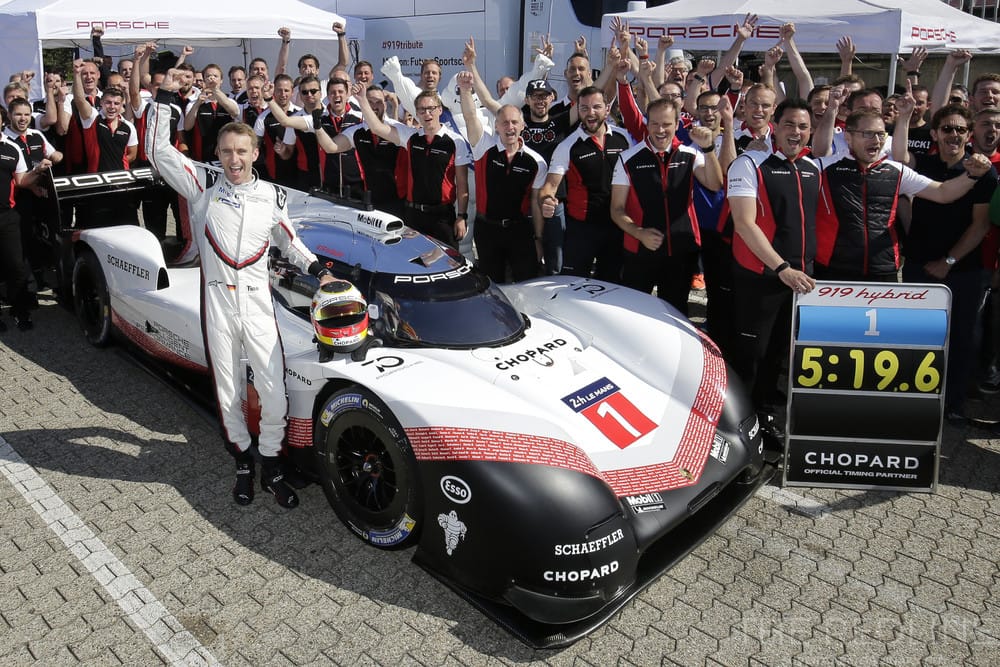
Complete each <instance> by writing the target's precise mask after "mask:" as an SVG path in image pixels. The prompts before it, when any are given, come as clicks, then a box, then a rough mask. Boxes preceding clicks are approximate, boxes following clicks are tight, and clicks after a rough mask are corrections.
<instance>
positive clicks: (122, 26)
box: [76, 19, 170, 30]
mask: <svg viewBox="0 0 1000 667" xmlns="http://www.w3.org/2000/svg"><path fill="white" fill-rule="evenodd" d="M76 27H77V29H87V28H104V29H105V30H170V21H145V20H142V19H135V20H132V21H129V20H124V21H117V20H116V21H109V20H104V21H77V22H76Z"/></svg>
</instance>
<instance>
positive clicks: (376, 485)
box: [333, 423, 405, 522]
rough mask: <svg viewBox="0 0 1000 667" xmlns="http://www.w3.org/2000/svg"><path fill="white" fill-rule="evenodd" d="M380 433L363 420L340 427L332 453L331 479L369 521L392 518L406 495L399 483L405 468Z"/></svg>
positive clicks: (347, 499) (403, 476)
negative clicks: (399, 466) (361, 422)
mask: <svg viewBox="0 0 1000 667" xmlns="http://www.w3.org/2000/svg"><path fill="white" fill-rule="evenodd" d="M397 463H398V462H397V461H395V460H394V459H393V456H392V452H391V451H390V450H389V448H388V447H387V446H386V442H385V441H384V440H383V438H382V436H381V435H380V434H379V433H377V432H375V431H374V430H372V429H371V428H368V426H366V425H364V424H357V423H355V424H350V425H345V427H344V428H343V429H342V430H341V431H340V433H339V435H338V437H337V440H336V447H335V449H334V456H333V468H334V480H335V484H336V486H337V487H339V490H340V492H341V496H342V498H343V499H344V500H345V501H348V502H350V503H351V504H353V505H354V506H355V508H356V510H357V511H359V512H360V513H362V514H363V515H365V516H366V517H368V518H369V519H370V520H372V521H376V522H377V521H379V520H385V519H391V518H392V517H393V516H394V515H395V509H396V506H397V504H398V501H401V499H402V497H403V496H404V495H405V494H403V493H401V489H400V485H401V483H402V482H403V481H404V480H403V478H405V472H404V473H401V472H400V471H399V470H398V469H397Z"/></svg>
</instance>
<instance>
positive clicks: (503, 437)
mask: <svg viewBox="0 0 1000 667" xmlns="http://www.w3.org/2000/svg"><path fill="white" fill-rule="evenodd" d="M702 358H703V359H704V362H703V367H702V378H701V385H700V387H699V389H698V393H697V395H696V396H695V400H694V404H693V405H692V406H691V413H690V415H689V416H688V421H687V424H686V425H685V428H684V433H683V436H682V437H681V444H680V446H679V447H678V450H677V455H676V456H675V457H674V460H673V461H670V462H668V463H660V464H656V465H651V466H641V467H636V468H622V469H618V470H606V471H600V470H598V469H597V468H596V467H595V466H594V464H593V462H592V461H591V460H590V458H589V457H587V455H586V454H584V453H583V451H581V450H580V449H579V448H578V447H576V446H575V445H573V444H571V443H568V442H565V441H563V440H558V439H556V438H547V437H541V436H535V435H529V434H526V433H511V432H508V431H491V430H485V429H469V428H457V427H447V426H426V427H416V428H408V429H406V435H407V437H408V438H409V439H410V444H411V445H412V446H413V452H414V454H415V455H416V457H417V459H418V460H423V461H455V460H460V461H497V462H504V463H531V464H537V465H550V466H556V467H559V468H566V469H568V470H575V471H577V472H581V473H584V474H586V475H590V476H592V477H597V478H598V479H601V480H603V481H604V482H605V483H606V484H607V485H608V486H609V487H611V489H612V490H613V491H614V492H615V494H616V495H618V496H635V495H639V494H643V493H652V492H656V491H666V490H670V489H678V488H682V487H685V486H690V485H691V484H695V483H697V481H698V478H699V477H700V476H701V473H702V470H703V469H704V466H705V461H706V459H707V456H708V452H709V450H711V448H712V442H713V438H714V436H715V427H716V425H717V424H718V421H719V415H721V414H722V404H723V399H724V397H725V386H726V365H725V362H724V361H723V360H722V357H721V356H719V355H718V352H717V351H716V348H715V347H714V345H709V344H707V343H706V346H705V353H704V354H703V355H702ZM720 387H721V389H720ZM681 469H684V470H686V471H687V472H688V473H690V475H691V477H690V478H688V477H686V476H685V475H683V474H682V473H681Z"/></svg>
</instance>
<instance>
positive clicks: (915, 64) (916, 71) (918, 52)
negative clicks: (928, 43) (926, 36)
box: [896, 46, 947, 99]
mask: <svg viewBox="0 0 1000 667" xmlns="http://www.w3.org/2000/svg"><path fill="white" fill-rule="evenodd" d="M896 59H897V60H898V61H899V64H900V66H901V68H902V70H903V71H904V72H906V78H907V79H909V81H910V83H912V84H913V85H917V84H918V83H920V66H921V65H923V64H924V61H925V60H927V49H925V48H924V47H922V46H915V47H913V50H912V51H910V55H909V56H908V57H907V58H905V59H904V58H903V57H902V56H897V57H896ZM946 99H947V98H946Z"/></svg>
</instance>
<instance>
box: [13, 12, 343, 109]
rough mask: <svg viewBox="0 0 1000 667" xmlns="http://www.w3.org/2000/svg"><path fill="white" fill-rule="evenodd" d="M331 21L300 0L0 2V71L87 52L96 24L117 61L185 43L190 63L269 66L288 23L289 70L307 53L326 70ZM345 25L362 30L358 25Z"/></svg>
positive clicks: (331, 52) (333, 52)
mask: <svg viewBox="0 0 1000 667" xmlns="http://www.w3.org/2000/svg"><path fill="white" fill-rule="evenodd" d="M335 22H345V21H344V19H343V18H342V17H340V16H338V15H337V14H333V13H331V12H326V11H323V10H321V9H318V8H316V7H313V6H311V5H308V4H306V3H304V2H299V1H298V0H282V2H281V3H279V4H277V5H276V4H274V3H265V2H262V1H261V0H213V1H212V2H205V1H204V0H169V2H164V3H156V4H154V3H142V4H141V5H133V6H131V7H129V6H122V7H117V8H116V9H114V10H109V9H102V8H100V7H98V6H97V5H95V4H94V3H93V2H89V1H88V0H11V1H10V2H7V3H6V4H0V44H2V45H3V48H2V50H0V74H2V75H3V76H4V77H5V80H6V76H7V75H9V74H12V73H14V72H18V71H21V70H25V69H30V70H34V71H36V72H39V73H41V71H42V60H41V57H42V53H41V52H42V49H43V48H56V47H66V46H69V47H79V48H80V49H81V51H82V52H84V53H90V51H91V41H90V32H91V27H92V26H93V25H94V24H100V25H102V26H103V27H104V36H103V38H102V40H103V44H104V45H105V53H106V54H107V55H111V56H114V57H115V60H116V61H117V58H118V57H119V56H123V55H128V54H131V53H132V51H133V49H134V47H135V46H136V45H137V44H141V43H143V42H148V41H156V42H157V44H158V45H159V46H160V47H161V48H169V49H171V50H173V51H174V52H175V53H180V49H181V47H182V46H183V45H185V44H189V45H191V46H193V47H194V48H195V53H194V55H193V56H192V57H191V59H190V61H191V62H192V64H194V65H195V66H204V65H206V64H208V63H210V62H215V63H217V64H219V65H221V66H222V67H223V69H227V68H228V66H229V65H235V64H241V65H245V64H246V62H247V61H249V60H250V59H252V58H254V57H258V56H259V57H262V58H265V59H266V60H267V61H268V64H270V65H271V67H272V69H273V67H274V63H275V59H276V58H277V55H278V49H279V47H280V44H281V42H280V39H279V38H278V28H279V27H281V26H285V27H288V28H290V29H291V31H292V40H293V41H292V45H291V46H292V51H291V54H290V56H289V63H288V66H289V69H291V70H292V72H291V73H292V74H295V73H296V70H295V60H296V59H297V57H298V56H300V55H302V54H304V53H313V54H315V55H316V56H318V57H319V59H320V63H321V65H322V67H324V68H325V67H329V66H332V65H333V64H334V63H335V62H336V60H337V43H336V40H337V35H336V33H334V32H333V30H332V26H333V24H334V23H335ZM350 25H351V27H352V29H356V28H358V27H362V29H363V22H361V21H353V22H351V24H350ZM40 78H41V77H40V76H39V77H36V79H35V81H34V82H33V85H34V86H35V87H34V88H33V90H32V94H33V96H41V87H40V82H39V81H38V80H39V79H40Z"/></svg>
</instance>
